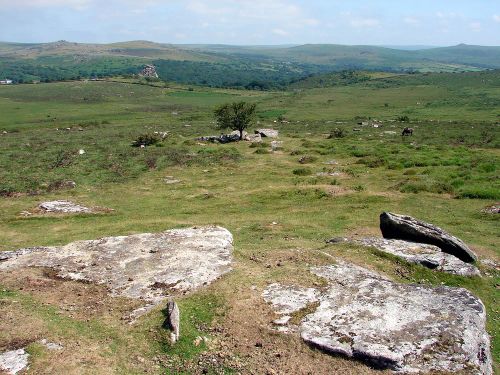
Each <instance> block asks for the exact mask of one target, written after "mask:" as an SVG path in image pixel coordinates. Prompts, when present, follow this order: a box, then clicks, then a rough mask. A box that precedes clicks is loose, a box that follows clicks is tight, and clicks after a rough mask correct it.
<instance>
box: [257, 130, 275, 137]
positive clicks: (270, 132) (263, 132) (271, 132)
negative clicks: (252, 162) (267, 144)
mask: <svg viewBox="0 0 500 375" xmlns="http://www.w3.org/2000/svg"><path fill="white" fill-rule="evenodd" d="M255 134H260V135H261V136H262V137H268V138H278V134H279V132H278V130H275V129H257V130H256V131H255Z"/></svg>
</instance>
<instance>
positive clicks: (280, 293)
mask: <svg viewBox="0 0 500 375" xmlns="http://www.w3.org/2000/svg"><path fill="white" fill-rule="evenodd" d="M319 294H320V293H319V292H318V291H317V290H316V289H314V288H302V287H298V286H295V287H293V286H285V285H281V284H277V283H275V284H271V285H269V286H268V287H267V288H266V290H265V291H264V293H263V294H262V296H263V297H264V300H265V301H266V302H268V303H271V304H272V305H273V309H274V310H275V311H276V312H277V313H278V314H291V313H293V312H296V311H299V310H302V309H303V308H305V307H307V305H308V304H310V303H313V302H316V301H317V300H318V297H319Z"/></svg>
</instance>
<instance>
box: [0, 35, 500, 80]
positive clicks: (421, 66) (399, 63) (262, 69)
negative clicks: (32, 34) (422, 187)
mask: <svg viewBox="0 0 500 375" xmlns="http://www.w3.org/2000/svg"><path fill="white" fill-rule="evenodd" d="M149 63H153V64H155V65H156V66H157V67H158V68H159V69H158V70H159V75H160V78H161V79H163V80H167V81H174V82H180V83H185V84H201V85H206V86H215V87H240V88H242V87H244V88H255V89H279V88H283V87H287V86H288V85H289V84H290V83H292V82H296V81H298V80H301V79H304V78H306V77H308V76H311V75H316V74H324V73H329V72H339V71H345V70H364V71H385V72H396V73H400V72H409V71H410V72H412V71H413V72H462V71H481V70H486V69H500V47H482V46H469V45H458V46H454V47H443V48H430V49H421V50H408V49H406V50H403V49H395V48H385V47H377V46H344V45H333V44H329V45H327V44H324V45H320V44H307V45H298V46H226V45H172V44H160V43H153V42H148V41H131V42H122V43H112V44H82V43H71V42H67V41H58V42H54V43H44V44H23V43H0V79H5V78H8V79H12V80H14V82H15V83H23V82H31V81H34V80H35V81H37V80H41V81H46V82H49V81H59V80H68V79H81V78H88V77H92V76H97V77H109V76H116V75H130V74H135V73H137V72H138V71H139V70H140V69H141V67H142V66H143V65H145V64H149Z"/></svg>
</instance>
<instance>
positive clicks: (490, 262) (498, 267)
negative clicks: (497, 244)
mask: <svg viewBox="0 0 500 375" xmlns="http://www.w3.org/2000/svg"><path fill="white" fill-rule="evenodd" d="M481 263H482V264H484V265H485V266H487V267H490V268H494V269H495V270H497V271H500V264H499V263H498V262H497V261H495V260H493V259H481Z"/></svg>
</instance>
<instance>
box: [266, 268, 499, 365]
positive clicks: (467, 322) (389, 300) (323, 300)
mask: <svg viewBox="0 0 500 375" xmlns="http://www.w3.org/2000/svg"><path fill="white" fill-rule="evenodd" d="M312 272H313V273H314V274H315V275H317V276H319V277H322V278H325V279H326V280H328V286H327V287H326V288H322V289H321V290H318V293H319V294H318V297H317V300H318V301H319V306H318V307H317V308H316V309H315V311H314V312H312V313H310V314H307V315H306V316H305V317H304V318H303V319H302V321H301V322H300V326H299V333H300V336H301V337H302V339H303V340H304V341H306V342H307V343H309V344H310V345H312V346H315V347H317V348H319V349H321V350H323V351H325V352H327V353H332V354H341V355H345V356H347V357H350V358H353V359H357V360H361V361H363V362H365V363H367V364H369V365H371V366H373V367H376V368H379V369H390V370H393V371H396V372H402V373H415V372H419V373H428V372H432V371H444V372H450V373H455V372H458V371H463V373H464V374H478V375H479V374H482V375H484V374H486V375H489V374H492V367H491V355H490V348H489V345H490V341H489V336H488V334H487V333H486V330H485V323H486V312H485V308H484V306H483V304H482V302H481V301H480V300H479V299H478V298H476V297H474V296H473V295H472V294H471V293H470V292H468V291H467V290H465V289H462V288H451V287H445V286H441V287H432V286H424V285H415V284H400V283H396V282H393V281H391V280H388V279H387V278H385V277H383V276H381V275H379V274H377V273H374V272H372V271H369V270H366V269H364V268H361V267H358V266H355V265H351V264H348V263H343V262H342V263H338V264H335V265H329V266H321V267H314V268H312ZM273 285H274V284H273ZM284 290H285V291H286V292H285V296H286V299H287V300H288V299H290V298H293V297H291V294H293V292H294V291H295V290H300V288H298V287H297V286H290V287H288V289H287V287H286V286H284V285H281V286H280V287H279V288H278V287H276V285H274V286H273V287H272V288H271V289H269V290H266V291H265V293H266V294H267V298H266V299H269V298H270V297H271V300H275V301H279V300H280V299H279V298H280V295H279V294H280V293H282V292H283V291H284ZM273 293H278V295H276V296H272V294H273ZM270 294H271V295H270ZM302 295H303V294H302V293H301V294H299V295H298V297H297V298H301V296H302ZM271 303H272V304H273V307H275V308H276V311H280V308H279V307H280V306H281V304H278V305H274V303H273V302H272V301H271ZM288 305H289V306H291V304H288ZM292 312H293V311H290V310H289V309H288V310H287V311H286V313H287V314H290V313H292ZM280 328H282V327H280ZM281 330H282V331H283V329H281Z"/></svg>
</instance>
